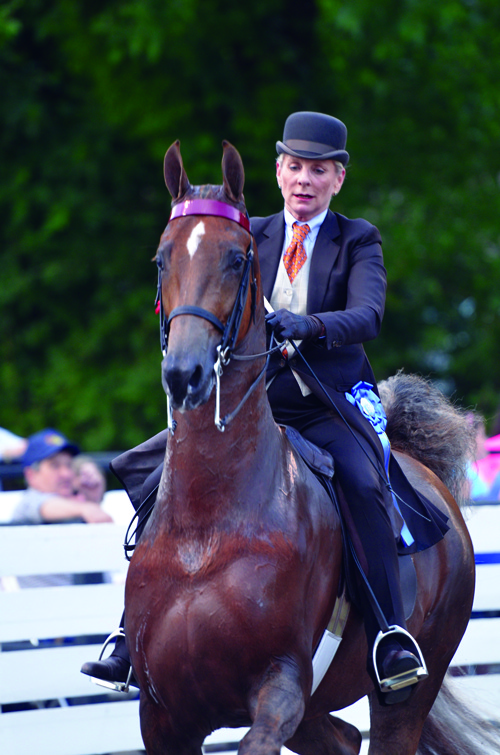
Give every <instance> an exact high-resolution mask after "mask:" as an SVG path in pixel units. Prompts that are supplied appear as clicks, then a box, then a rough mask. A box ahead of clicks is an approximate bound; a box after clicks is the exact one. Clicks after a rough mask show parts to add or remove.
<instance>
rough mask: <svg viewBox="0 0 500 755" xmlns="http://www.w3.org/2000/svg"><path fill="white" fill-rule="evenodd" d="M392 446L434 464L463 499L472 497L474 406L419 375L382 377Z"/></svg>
mask: <svg viewBox="0 0 500 755" xmlns="http://www.w3.org/2000/svg"><path fill="white" fill-rule="evenodd" d="M378 388H379V392H380V398H381V400H382V403H383V405H384V408H385V411H386V414H387V435H388V436H389V440H390V441H391V445H392V447H393V448H394V449H395V450H397V451H402V452H403V453H407V454H408V455H410V456H412V457H413V458H415V459H417V460H418V461H420V462H421V463H422V464H424V465H425V466H426V467H428V468H429V469H431V470H432V471H433V472H434V473H435V474H436V475H437V476H438V477H439V479H440V480H441V481H442V482H444V484H445V485H446V487H447V488H448V490H449V491H450V492H451V494H452V495H453V496H454V498H455V499H456V501H457V503H458V504H459V505H464V504H465V503H466V502H467V501H468V495H467V493H468V488H467V485H466V481H467V463H468V462H469V461H470V460H471V459H473V458H474V450H475V437H474V436H475V434H474V429H473V426H472V423H471V422H470V420H469V419H468V416H467V415H468V414H469V413H468V412H466V411H465V410H464V409H461V408H459V407H457V406H455V405H454V404H453V403H452V402H451V401H450V400H449V399H447V398H446V396H444V395H443V393H441V391H440V390H439V389H438V388H436V386H435V385H434V384H433V383H432V382H431V381H430V380H426V379H425V378H422V377H419V376H418V375H405V374H404V373H403V372H401V371H400V372H398V373H397V374H396V375H393V376H392V377H390V378H388V379H387V380H382V381H381V382H380V383H378Z"/></svg>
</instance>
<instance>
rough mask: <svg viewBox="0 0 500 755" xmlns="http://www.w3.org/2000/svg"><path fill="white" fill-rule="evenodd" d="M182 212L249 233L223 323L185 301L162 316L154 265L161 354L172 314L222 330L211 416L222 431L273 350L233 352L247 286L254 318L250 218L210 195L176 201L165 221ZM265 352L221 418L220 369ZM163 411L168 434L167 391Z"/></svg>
mask: <svg viewBox="0 0 500 755" xmlns="http://www.w3.org/2000/svg"><path fill="white" fill-rule="evenodd" d="M186 215H214V216H216V217H222V218H227V219H228V220H232V221H234V222H236V223H238V224H239V225H241V226H242V227H243V228H244V229H245V230H246V231H248V233H249V234H250V243H249V245H248V248H247V251H246V259H245V266H244V268H243V273H242V275H241V280H240V284H239V287H238V292H237V294H236V299H235V302H234V305H233V309H232V311H231V314H230V316H229V319H228V321H227V323H226V324H225V325H224V324H223V323H222V322H221V321H220V320H219V318H218V317H216V315H214V314H213V313H212V312H209V311H208V310H206V309H203V308H202V307H197V306H195V305H191V304H185V305H182V306H180V307H175V309H173V310H172V312H170V314H169V316H168V318H167V317H166V316H165V312H164V310H163V304H162V291H161V282H162V270H161V269H160V267H158V290H157V295H156V302H155V305H156V311H157V312H159V315H160V346H161V350H162V354H163V356H164V357H165V356H166V353H167V349H168V332H169V329H170V323H171V322H172V320H173V319H174V318H175V317H180V316H182V315H192V316H194V317H201V318H203V319H204V320H207V321H208V322H210V323H211V324H212V325H214V326H215V327H216V328H217V330H219V331H220V332H221V333H222V338H221V342H220V344H219V345H218V347H217V355H218V356H217V360H216V362H215V364H214V372H215V391H216V393H215V417H214V423H215V426H216V427H217V429H218V430H220V432H224V430H225V427H226V425H227V424H228V422H230V421H231V420H232V419H234V417H235V416H236V415H237V414H238V412H239V411H240V409H241V407H242V406H243V404H244V403H245V402H246V400H247V399H248V398H249V397H250V396H251V394H252V393H253V391H254V390H255V388H256V387H257V385H258V384H259V383H260V381H261V380H262V378H263V377H264V375H265V374H266V369H267V364H268V361H269V354H270V353H272V351H275V349H272V350H270V351H267V352H263V353H262V354H252V355H248V356H244V355H242V356H238V355H236V354H233V349H234V345H235V343H236V341H237V339H238V335H239V332H240V327H241V321H242V319H243V313H244V311H245V304H246V301H247V296H248V290H249V289H250V295H251V312H252V320H253V321H254V322H255V306H256V296H257V281H256V278H255V272H254V257H255V255H254V250H253V235H252V232H251V230H250V221H249V219H248V216H247V215H245V214H243V213H242V212H240V211H239V210H237V209H236V208H235V207H232V206H231V205H228V204H226V203H225V202H219V201H217V200H214V199H192V200H187V201H185V202H181V203H180V204H178V205H176V206H175V207H174V208H173V210H172V212H171V214H170V218H169V223H170V222H171V221H172V220H174V219H176V218H180V217H185V216H186ZM262 356H267V360H266V363H265V365H264V367H263V369H262V370H261V372H260V373H259V374H258V376H257V377H256V379H255V380H254V382H253V383H252V385H251V386H250V388H249V389H248V391H247V392H246V394H245V395H244V397H243V398H242V400H241V401H240V403H239V404H238V406H237V407H236V409H235V410H234V411H232V412H231V413H230V414H228V415H226V416H225V417H223V418H221V416H220V378H221V376H222V373H223V367H226V366H227V365H228V364H229V362H230V361H231V359H232V358H234V359H240V360H243V359H257V358H258V357H262ZM167 411H168V420H169V428H170V432H171V434H173V433H174V431H175V427H176V422H175V420H174V419H173V413H172V408H171V406H170V400H169V396H168V392H167Z"/></svg>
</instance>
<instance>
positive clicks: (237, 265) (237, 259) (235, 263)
mask: <svg viewBox="0 0 500 755" xmlns="http://www.w3.org/2000/svg"><path fill="white" fill-rule="evenodd" d="M244 263H245V258H244V257H243V255H242V254H241V252H238V254H236V255H234V257H233V259H232V261H231V267H232V268H233V270H235V271H236V272H239V271H240V270H241V269H242V267H243V265H244Z"/></svg>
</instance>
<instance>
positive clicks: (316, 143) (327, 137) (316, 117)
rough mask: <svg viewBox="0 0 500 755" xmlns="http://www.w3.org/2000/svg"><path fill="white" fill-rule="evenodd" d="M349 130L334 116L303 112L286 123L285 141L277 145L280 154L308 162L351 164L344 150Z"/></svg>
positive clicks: (290, 116) (289, 117)
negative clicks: (324, 161)
mask: <svg viewBox="0 0 500 755" xmlns="http://www.w3.org/2000/svg"><path fill="white" fill-rule="evenodd" d="M346 141H347V129H346V127H345V125H344V124H343V123H342V121H339V119H338V118H334V117H333V116H332V115H325V114H324V113H312V112H309V111H302V112H299V113H292V114H291V115H289V116H288V118H287V119H286V121H285V128H284V130H283V141H282V142H276V149H277V150H278V154H280V153H281V152H286V153H287V155H293V156H294V157H305V158H307V159H309V160H338V161H339V162H341V163H342V165H347V163H348V162H349V153H348V152H346V151H345V145H346Z"/></svg>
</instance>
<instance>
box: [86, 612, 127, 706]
mask: <svg viewBox="0 0 500 755" xmlns="http://www.w3.org/2000/svg"><path fill="white" fill-rule="evenodd" d="M124 616H125V614H123V615H122V619H121V621H120V628H119V629H118V630H117V632H113V633H112V634H111V635H110V636H109V637H108V638H107V640H106V642H105V643H104V645H103V648H102V650H101V656H100V658H99V660H98V661H87V662H86V663H84V664H83V666H82V668H81V669H80V670H81V673H82V674H86V675H87V676H90V677H92V679H93V681H95V683H96V684H101V686H103V687H108V688H111V689H116V690H117V691H118V692H128V688H129V686H130V685H133V686H134V687H138V686H139V685H138V684H137V681H136V679H135V677H134V675H133V673H132V671H131V665H130V655H129V652H128V649H127V643H126V641H125V634H124V632H123V620H124ZM113 639H115V640H116V641H115V647H114V649H113V652H112V653H111V655H109V656H108V657H107V658H105V659H104V660H102V654H103V652H104V650H105V649H106V647H107V645H108V643H109V642H112V641H113Z"/></svg>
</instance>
